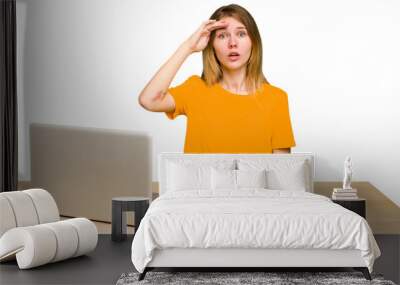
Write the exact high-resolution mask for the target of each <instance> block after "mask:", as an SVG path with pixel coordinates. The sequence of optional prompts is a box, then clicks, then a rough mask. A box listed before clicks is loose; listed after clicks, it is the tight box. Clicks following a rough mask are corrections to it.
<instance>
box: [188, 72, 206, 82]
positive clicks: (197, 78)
mask: <svg viewBox="0 0 400 285" xmlns="http://www.w3.org/2000/svg"><path fill="white" fill-rule="evenodd" d="M187 80H188V81H189V82H191V83H195V84H202V83H204V81H203V79H202V78H201V77H200V76H198V75H197V74H193V75H190V76H189V77H188V79H187Z"/></svg>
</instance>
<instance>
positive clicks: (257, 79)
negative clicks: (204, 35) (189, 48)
mask: <svg viewBox="0 0 400 285" xmlns="http://www.w3.org/2000/svg"><path fill="white" fill-rule="evenodd" d="M224 17H232V18H235V19H236V20H238V21H239V22H241V23H242V24H243V25H244V26H245V27H246V29H247V32H248V34H249V37H250V39H251V43H252V45H251V46H252V47H251V54H250V58H249V60H248V62H247V66H246V78H245V85H246V88H247V90H249V92H251V93H253V92H255V91H256V90H258V89H260V88H261V87H262V84H263V83H267V84H269V82H268V81H267V79H266V78H265V76H264V74H263V72H262V42H261V37H260V33H259V31H258V28H257V24H256V22H255V21H254V19H253V17H252V16H251V15H250V13H249V12H248V11H247V10H246V9H244V8H243V7H241V6H239V5H236V4H230V5H226V6H222V7H220V8H218V9H217V10H216V11H215V12H214V13H213V14H212V15H211V17H210V19H213V20H217V21H219V20H220V19H222V18H224ZM215 34H216V30H213V31H212V32H211V34H210V40H209V41H208V44H207V46H206V47H205V48H204V50H203V72H202V74H201V78H202V79H203V80H204V81H205V83H206V84H207V85H208V86H211V85H213V84H215V83H218V82H220V81H221V80H222V77H223V73H222V69H221V66H220V63H219V61H218V59H217V57H216V55H215V51H214V47H213V41H214V38H215Z"/></svg>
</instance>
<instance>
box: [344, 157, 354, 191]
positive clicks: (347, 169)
mask: <svg viewBox="0 0 400 285" xmlns="http://www.w3.org/2000/svg"><path fill="white" fill-rule="evenodd" d="M352 175H353V164H352V162H351V157H350V156H347V157H346V159H345V161H344V178H343V189H352V188H351V177H352Z"/></svg>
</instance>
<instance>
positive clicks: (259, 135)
mask: <svg viewBox="0 0 400 285" xmlns="http://www.w3.org/2000/svg"><path fill="white" fill-rule="evenodd" d="M200 51H202V53H203V72H202V75H201V77H200V76H197V75H192V76H190V77H189V78H188V79H187V80H186V81H185V82H183V83H182V84H180V85H178V86H176V87H170V84H171V81H172V80H173V78H174V77H175V75H176V73H177V71H178V69H179V68H180V67H181V65H182V63H183V62H184V61H185V60H186V58H187V57H188V56H189V55H191V54H192V53H195V52H200ZM139 104H140V105H141V106H142V107H143V108H145V109H146V110H148V111H152V112H165V113H166V115H167V116H168V118H169V119H175V117H176V116H178V115H186V116H187V129H186V137H185V146H184V153H290V148H291V147H293V146H295V145H296V143H295V140H294V136H293V132H292V127H291V121H290V116H289V106H288V98H287V94H286V92H285V91H283V90H282V89H280V88H278V87H275V86H273V85H271V84H269V83H268V81H267V80H266V79H265V76H264V75H263V72H262V43H261V38H260V34H259V32H258V28H257V25H256V23H255V21H254V19H253V17H252V16H251V15H250V13H249V12H248V11H247V10H245V9H244V8H243V7H241V6H239V5H235V4H231V5H227V6H222V7H220V8H219V9H217V10H216V11H215V12H214V13H213V14H212V15H211V17H210V20H208V21H205V22H203V23H202V24H201V26H200V27H199V28H198V29H197V31H195V32H194V33H193V34H192V35H191V36H190V37H189V38H188V39H187V40H186V41H184V42H183V43H182V44H181V45H180V46H179V48H178V49H177V51H176V52H175V53H174V54H173V55H172V57H171V58H170V59H169V60H168V61H167V62H166V63H165V64H164V65H163V66H162V67H161V68H160V69H159V70H158V71H157V73H156V74H155V75H154V76H153V78H152V79H151V80H150V81H149V82H148V83H147V85H146V86H145V88H144V89H143V90H142V92H141V93H140V95H139Z"/></svg>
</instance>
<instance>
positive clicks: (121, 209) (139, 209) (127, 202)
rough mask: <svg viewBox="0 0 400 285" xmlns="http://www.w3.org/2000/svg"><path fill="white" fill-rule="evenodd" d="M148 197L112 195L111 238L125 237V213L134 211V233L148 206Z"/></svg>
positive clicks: (115, 239) (120, 239) (117, 239)
mask: <svg viewBox="0 0 400 285" xmlns="http://www.w3.org/2000/svg"><path fill="white" fill-rule="evenodd" d="M149 203H150V198H147V197H132V196H127V197H114V198H112V221H111V240H113V241H123V240H125V239H126V237H127V234H126V214H125V212H135V233H136V230H137V229H138V227H139V224H140V221H141V220H142V218H143V217H144V215H145V214H146V211H147V209H148V208H149Z"/></svg>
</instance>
